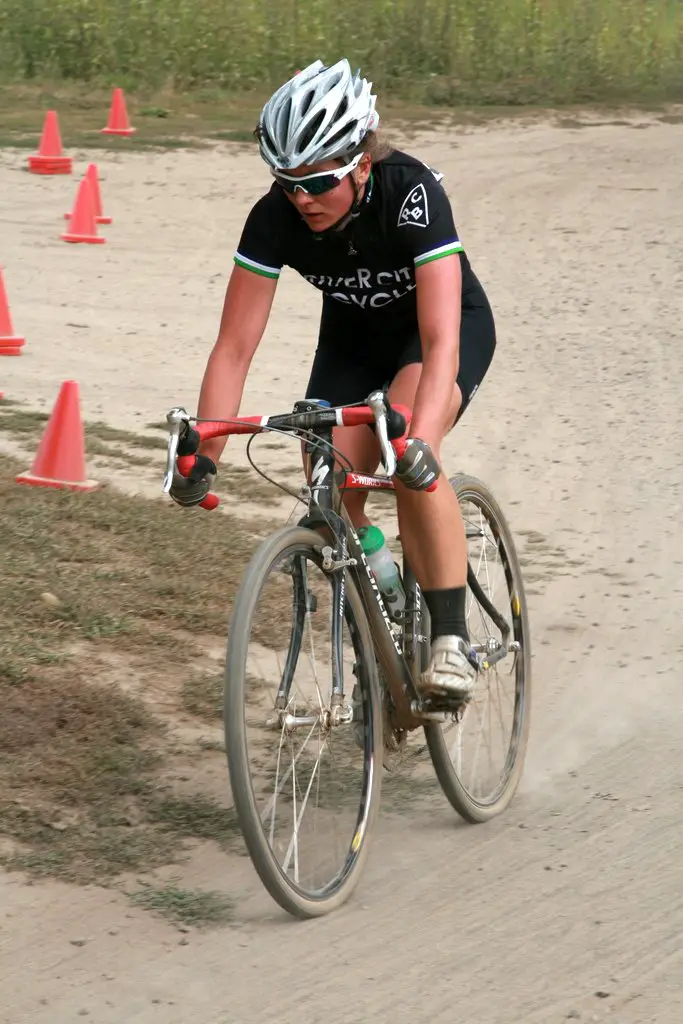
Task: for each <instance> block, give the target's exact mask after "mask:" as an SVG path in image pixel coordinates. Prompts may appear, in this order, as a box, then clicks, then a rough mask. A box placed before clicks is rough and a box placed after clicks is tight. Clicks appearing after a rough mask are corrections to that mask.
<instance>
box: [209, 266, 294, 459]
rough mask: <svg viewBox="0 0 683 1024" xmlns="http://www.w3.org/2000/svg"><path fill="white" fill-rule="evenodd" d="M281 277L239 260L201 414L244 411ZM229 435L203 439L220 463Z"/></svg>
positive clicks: (223, 415)
mask: <svg viewBox="0 0 683 1024" xmlns="http://www.w3.org/2000/svg"><path fill="white" fill-rule="evenodd" d="M276 288H277V280H275V279H273V278H269V277H262V276H261V275H260V274H255V273H252V271H250V270H244V269H243V268H242V267H238V266H235V267H234V268H233V270H232V273H231V275H230V280H229V281H228V287H227V290H226V293H225V302H224V303H223V314H222V316H221V322H220V327H219V329H218V338H217V339H216V344H215V345H214V347H213V349H212V351H211V355H210V356H209V359H208V362H207V364H206V370H205V371H204V379H203V381H202V386H201V390H200V393H199V408H198V413H197V415H198V416H199V417H201V418H203V419H216V420H225V419H232V418H233V417H234V416H237V414H238V412H239V407H240V402H241V401H242V392H243V390H244V382H245V380H246V378H247V373H248V371H249V366H250V365H251V361H252V359H253V357H254V353H255V352H256V349H257V348H258V346H259V342H260V341H261V338H262V337H263V332H264V330H265V328H266V324H267V323H268V317H269V316H270V310H271V307H272V304H273V299H274V297H275V290H276ZM226 441H227V438H225V437H216V438H212V439H211V440H210V441H205V442H203V443H202V444H201V445H200V448H199V451H200V453H201V454H202V455H208V456H209V458H210V459H213V461H214V462H215V463H216V464H218V460H219V459H220V457H221V454H222V452H223V449H224V448H225V444H226Z"/></svg>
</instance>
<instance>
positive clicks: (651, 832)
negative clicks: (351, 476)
mask: <svg viewBox="0 0 683 1024" xmlns="http://www.w3.org/2000/svg"><path fill="white" fill-rule="evenodd" d="M595 120H597V119H595V118H593V121H595ZM603 120H607V119H603ZM405 146H406V148H410V149H411V150H412V151H413V152H416V153H419V155H421V156H422V157H423V158H424V159H425V160H427V161H429V162H430V163H431V164H433V165H436V166H438V167H439V168H440V169H441V170H443V171H444V172H445V174H446V181H447V185H448V188H449V191H450V194H451V196H452V199H453V203H454V208H455V214H456V223H457V225H458V227H459V230H460V232H461V234H462V237H463V239H464V241H465V245H466V247H467V249H468V251H469V253H470V257H471V260H472V262H473V265H474V267H475V269H476V271H477V272H478V274H479V275H480V277H481V279H482V281H483V283H484V284H485V286H486V288H487V289H488V292H489V294H490V297H491V301H492V304H493V306H494V309H495V311H496V315H497V320H498V327H499V335H500V340H499V348H498V353H497V356H496V359H495V362H494V366H493V368H492V371H491V373H490V376H489V379H488V380H487V381H486V383H485V385H484V386H483V388H482V390H481V392H480V394H479V395H478V397H477V399H476V401H475V402H474V405H473V407H472V408H471V410H470V411H469V412H468V414H467V416H466V418H465V420H464V421H463V423H462V425H461V427H459V428H458V430H457V431H456V433H455V434H454V435H453V436H452V438H451V439H450V442H449V448H448V456H449V463H450V466H451V467H452V468H453V469H456V468H458V469H465V470H467V471H469V472H472V473H474V474H476V475H481V476H482V477H484V478H485V479H486V480H487V481H488V482H489V483H490V485H491V486H492V487H493V489H494V491H495V492H496V493H497V495H498V497H499V499H500V501H501V503H502V504H503V507H505V508H506V509H507V511H508V513H509V516H510V519H511V522H512V525H513V527H514V529H515V530H516V532H517V534H518V536H519V538H520V546H521V547H522V548H523V550H524V551H525V553H526V555H527V558H528V562H527V573H528V579H529V588H530V591H531V594H530V611H531V618H532V624H533V633H534V641H535V659H534V672H535V684H536V692H535V706H534V720H533V726H532V737H531V746H530V751H529V756H528V763H527V768H526V773H525V777H524V782H523V785H522V788H521V790H520V793H519V796H518V798H517V799H516V801H515V803H514V805H513V807H512V808H511V809H510V810H509V811H508V812H507V813H506V814H505V816H504V817H503V818H501V819H498V820H496V821H494V822H492V823H491V824H489V825H485V826H478V827H471V826H465V825H464V824H461V823H460V822H459V821H457V820H455V818H454V816H453V814H452V813H451V811H450V810H449V808H448V806H447V805H446V803H445V800H444V801H443V802H442V803H440V804H438V805H437V809H436V811H435V810H434V808H433V807H430V808H429V811H427V810H423V811H422V812H421V811H420V809H419V807H417V808H416V807H415V806H414V805H411V806H410V808H409V809H407V810H406V812H405V814H403V815H401V814H398V813H392V814H387V815H385V816H383V817H382V818H381V820H380V828H379V832H378V835H377V838H376V841H375V842H374V845H373V851H372V855H371V858H370V861H369V864H368V868H367V871H366V874H365V877H364V880H363V882H362V883H361V886H360V888H359V889H358V890H357V893H356V895H355V897H354V899H353V900H352V902H351V903H350V904H349V905H348V906H347V907H346V908H345V909H344V910H343V911H342V912H340V913H337V914H336V915H334V916H333V917H330V918H327V919H324V920H321V921H318V922H312V923H306V924H299V923H295V922H292V921H290V920H289V919H286V918H285V917H284V915H282V914H280V913H279V911H278V910H277V908H276V907H275V905H274V904H272V902H271V901H270V899H269V898H268V897H267V896H266V895H264V893H263V892H262V890H261V888H260V885H259V883H258V880H257V879H256V876H255V874H254V872H253V870H252V869H251V867H250V864H249V862H248V861H247V860H246V859H244V858H242V859H240V860H239V864H238V866H237V868H236V869H235V872H234V873H233V875H231V877H230V878H225V877H224V874H223V871H224V865H225V861H224V859H223V858H222V857H221V856H219V855H218V854H217V853H214V852H212V851H211V850H207V849H206V848H202V849H201V850H199V851H198V852H197V854H196V855H195V857H194V858H193V860H192V862H191V864H190V865H189V866H188V867H187V868H184V869H183V877H184V879H185V881H189V882H190V883H192V884H201V885H203V886H206V887H215V888H226V889H228V890H229V891H230V892H232V893H238V894H239V901H238V908H237V917H236V921H235V924H234V925H233V926H230V927H227V928H223V929H220V930H216V931H208V932H205V933H200V932H192V933H189V934H187V935H182V934H179V933H178V932H177V931H176V930H175V929H174V928H172V927H171V926H169V925H167V924H166V923H164V922H163V921H158V920H156V919H155V918H153V917H151V916H150V915H148V914H146V913H144V912H143V911H139V910H134V909H131V907H130V906H129V904H128V903H127V902H126V900H125V898H124V897H123V896H119V895H118V894H116V893H111V892H107V891H103V890H100V889H97V888H89V889H85V890H79V889H75V888H70V887H66V886H62V885H60V884H56V883H44V884H35V885H30V886H28V885H26V884H24V882H23V881H22V879H21V878H20V877H18V876H16V875H11V876H4V877H0V887H1V892H2V895H1V896H0V978H2V979H3V980H2V983H1V991H2V995H1V998H0V1021H2V1022H3V1024H29V1022H30V1024H48V1022H49V1024H72V1022H76V1021H77V1020H80V1019H81V1018H83V1019H86V1020H91V1021H94V1022H96V1024H155V1022H159V1024H187V1022H189V1021H192V1022H197V1024H219V1022H220V1024H228V1022H230V1024H233V1022H234V1024H257V1022H258V1024H263V1022H271V1021H272V1022H278V1024H289V1022H295V1021H297V1022H303V1024H316V1022H323V1021H324V1022H326V1024H355V1022H359V1021H366V1020H367V1021H373V1022H376V1024H385V1022H386V1024H388V1022H401V1024H403V1022H405V1024H417V1022H420V1024H422V1022H425V1024H427V1022H429V1024H434V1022H439V1024H441V1022H443V1024H452V1022H454V1021H459V1022H462V1024H555V1022H558V1024H559V1022H561V1021H564V1020H572V1019H573V1020H579V1021H602V1020H610V1021H615V1022H618V1024H645V1022H655V1021H656V1022H658V1024H678V1022H679V1021H681V1020H682V1019H683V981H682V980H681V979H683V827H682V825H681V805H682V803H683V754H682V753H681V740H680V737H681V732H682V730H683V688H681V685H680V683H681V669H680V661H681V655H682V654H683V641H682V640H681V630H680V623H681V618H682V613H683V549H682V548H681V519H682V507H681V501H682V486H683V468H682V467H683V461H682V459H681V453H682V452H683V415H682V414H681V395H683V346H682V344H681V325H682V324H683V298H682V296H683V260H682V257H681V253H682V252H683V175H682V174H681V153H682V152H683V123H681V120H680V119H679V121H678V122H677V121H676V118H675V117H670V118H668V119H666V120H664V121H660V120H657V119H656V118H654V117H650V116H644V115H634V116H632V117H629V118H626V119H624V120H623V121H622V122H618V123H601V124H595V123H594V124H592V125H591V126H589V127H580V126H579V125H578V122H573V121H569V120H565V121H564V122H562V123H561V124H560V123H558V122H556V121H552V122H551V121H539V122H536V123H534V122H527V123H526V124H517V125H498V126H495V127H491V126H489V127H480V128H475V129H469V130H467V131H464V130H455V129H453V130H452V131H451V132H450V133H445V132H439V133H423V134H420V135H419V136H417V137H416V138H414V139H413V140H412V141H411V142H410V143H406V144H405ZM91 156H92V154H79V164H80V165H82V166H83V168H84V167H85V163H86V160H87V159H89V158H91ZM23 160H24V156H23V154H16V153H11V152H9V151H6V152H3V153H0V221H1V223H2V242H3V245H2V250H3V262H4V264H5V266H6V274H7V286H8V289H9V290H10V294H11V297H12V309H13V314H14V319H15V326H16V328H17V330H20V331H21V332H22V333H24V334H25V335H26V336H27V338H28V342H27V348H26V354H25V356H24V357H22V358H21V359H16V360H4V361H3V362H2V365H0V383H1V384H2V386H3V388H4V390H5V391H6V393H7V394H8V396H10V397H14V398H19V399H26V400H30V401H31V402H33V403H34V404H36V405H39V406H40V405H41V404H42V406H43V407H49V406H50V405H51V404H52V401H53V400H54V396H55V394H56V391H57V387H58V385H59V383H60V381H61V380H63V379H66V378H68V377H72V376H74V377H75V378H76V379H78V380H79V382H80V384H81V389H82V399H83V406H84V412H85V414H86V415H87V416H88V417H90V418H101V419H104V420H106V421H108V422H110V423H112V424H115V425H117V426H122V427H127V428H135V427H136V426H137V425H140V424H144V423H147V422H150V421H153V420H159V419H160V418H161V416H162V415H163V414H164V412H165V411H166V409H167V408H169V407H170V406H172V405H174V404H176V403H177V402H184V403H186V404H187V406H188V407H189V408H194V406H195V402H196V393H197V387H198V384H199V380H200V377H201V373H202V371H203V365H204V359H205V356H206V355H207V353H208V350H209V347H210V346H211V344H212V341H213V338H214V336H215V331H216V327H217V323H218V317H219V313H220V305H221V301H222V294H223V289H224V284H225V278H226V274H227V271H228V268H229V266H230V260H231V257H232V252H233V250H234V247H235V244H236V241H237V237H238V234H239V230H240V227H241V223H242V221H243V218H244V216H245V214H246V212H247V209H248V207H249V204H250V203H251V202H252V201H253V200H254V199H255V198H256V196H257V195H258V194H259V191H260V189H262V188H263V187H264V186H265V184H266V174H265V172H264V171H263V169H262V167H261V166H260V165H259V163H258V160H257V158H256V157H255V156H254V155H253V154H252V153H245V152H241V151H238V150H236V149H235V150H233V149H229V148H221V149H218V150H216V151H212V152H209V153H206V152H201V153H197V152H180V153H178V152H169V153H160V154H156V153H155V154H131V155H125V156H123V155H122V156H116V157H114V156H112V155H111V154H109V155H107V154H102V155H101V156H98V163H99V166H100V169H101V172H102V176H103V184H102V187H103V199H104V202H105V207H106V208H107V209H108V212H110V213H111V214H112V215H113V217H114V224H113V225H112V227H111V228H108V229H106V233H107V237H108V238H109V242H108V244H107V245H106V246H103V247H101V249H98V250H95V251H94V252H93V251H92V250H91V249H89V248H88V247H86V246H83V247H82V249H81V248H78V249H75V250H74V249H69V250H68V251H66V247H65V246H64V245H63V243H61V242H60V241H59V239H58V234H59V231H60V230H61V229H62V227H61V222H60V218H61V217H62V214H63V212H64V210H65V209H67V208H68V205H69V204H70V202H71V200H72V190H73V189H72V183H71V182H66V183H65V182H64V181H63V180H59V179H52V180H50V179H46V180H44V181H43V180H35V179H34V178H32V177H29V176H28V175H25V174H23V173H22V171H21V168H22V165H23ZM317 312H318V298H317V295H316V293H315V292H314V291H313V290H312V289H310V288H309V287H308V286H307V285H305V283H303V282H301V281H299V280H298V279H296V278H295V276H294V275H293V274H292V273H290V272H287V273H285V275H284V276H283V280H282V282H281V286H280V289H279V294H278V297H277V300H276V307H275V312H274V316H273V320H272V323H271V326H270V327H269V330H268V334H267V337H266V339H265V341H264V344H263V346H262V348H261V350H260V351H259V353H258V355H257V358H256V360H255V363H254V368H253V372H252V375H251V378H250V381H249V385H248V391H247V395H246V397H245V401H244V406H243V409H244V411H245V412H250V411H253V412H256V411H261V412H266V411H280V410H283V409H286V408H288V407H289V406H290V404H291V402H292V401H293V400H294V399H295V398H296V397H298V396H299V395H300V394H301V389H302V388H303V386H304V385H305V381H306V374H307V366H308V362H309V359H310V354H311V352H312V343H313V338H314V331H315V327H316V320H317ZM231 444H232V442H231ZM237 448H238V446H237V445H235V446H234V449H233V450H234V451H235V453H236V454H235V457H237ZM239 457H240V458H241V457H242V456H241V454H240V456H239ZM138 485H139V487H140V489H145V488H148V487H149V486H150V485H153V486H157V485H158V484H157V483H156V482H154V481H152V482H151V484H150V482H149V481H144V480H140V481H139V482H138ZM525 531H533V532H532V533H528V532H525ZM172 873H173V872H169V874H172ZM74 943H75V944H74Z"/></svg>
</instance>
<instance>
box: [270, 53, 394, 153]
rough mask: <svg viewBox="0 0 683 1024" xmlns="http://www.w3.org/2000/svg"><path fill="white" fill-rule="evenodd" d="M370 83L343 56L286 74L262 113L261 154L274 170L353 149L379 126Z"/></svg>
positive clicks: (374, 97)
mask: <svg viewBox="0 0 683 1024" xmlns="http://www.w3.org/2000/svg"><path fill="white" fill-rule="evenodd" d="M371 89H372V82H368V81H367V80H366V79H365V78H361V77H360V71H357V72H356V74H355V75H352V74H351V67H350V65H349V62H348V60H346V58H343V59H342V60H340V61H338V62H337V63H336V64H333V65H332V67H325V65H324V64H323V62H322V61H321V60H316V61H315V62H314V63H313V64H309V66H308V67H307V68H304V70H303V71H300V72H299V73H298V74H296V75H294V77H293V78H290V80H289V81H288V82H285V84H284V85H282V86H280V88H279V89H278V90H277V92H275V93H273V95H272V96H271V97H270V99H269V100H268V102H267V103H266V105H265V107H264V108H263V110H262V112H261V117H260V120H259V127H258V136H259V147H260V150H261V156H262V157H263V159H264V160H265V161H266V163H268V164H270V166H271V168H272V169H273V170H275V169H281V170H285V169H287V168H293V167H301V166H303V165H304V164H317V163H321V162H322V161H323V160H333V159H335V158H337V157H343V156H344V155H346V154H347V153H350V152H352V151H353V150H354V149H355V148H356V147H357V146H358V145H359V144H360V143H361V142H362V141H363V138H364V137H365V135H366V134H367V133H368V132H370V131H374V130H375V129H376V128H377V126H378V124H379V115H378V114H377V111H376V110H375V100H376V99H377V97H376V96H373V95H372V93H371V91H370V90H371Z"/></svg>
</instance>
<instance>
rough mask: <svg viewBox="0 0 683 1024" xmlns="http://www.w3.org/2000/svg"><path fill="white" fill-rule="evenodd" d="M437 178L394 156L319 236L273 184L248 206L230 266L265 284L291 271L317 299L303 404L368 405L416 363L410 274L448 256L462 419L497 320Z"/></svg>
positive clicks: (379, 165)
mask: <svg viewBox="0 0 683 1024" xmlns="http://www.w3.org/2000/svg"><path fill="white" fill-rule="evenodd" d="M440 179H441V175H440V174H438V172H436V171H433V170H432V169H431V168H429V167H427V165H426V164H424V163H422V162H421V161H420V160H416V159H415V158H414V157H411V156H408V155H407V154H406V153H402V152H400V151H397V150H394V151H393V152H392V153H391V155H389V156H388V157H386V158H385V159H383V160H380V161H379V162H378V163H377V164H375V166H374V168H373V171H372V174H371V177H370V179H369V180H368V184H367V186H366V190H365V193H364V195H363V199H362V202H361V206H360V210H359V212H358V214H357V215H356V216H355V217H354V218H353V220H352V221H351V222H350V223H349V224H348V225H347V226H346V227H345V228H344V229H343V230H342V231H338V232H335V231H330V232H328V233H326V234H324V235H322V236H318V235H316V234H315V233H314V232H313V231H312V230H311V229H310V228H309V227H308V225H307V224H306V223H305V221H304V220H303V219H302V218H301V216H300V215H299V213H298V211H297V209H296V207H295V206H294V205H293V203H291V202H290V201H289V200H288V199H287V197H286V196H285V194H284V193H283V191H282V189H281V188H280V187H279V185H277V183H273V186H272V187H271V189H270V191H269V192H267V193H266V195H264V196H263V197H262V198H261V199H259V200H258V202H256V203H255V204H254V206H253V207H252V209H251V211H250V213H249V216H248V217H247V221H246V223H245V225H244V229H243V231H242V237H241V238H240V242H239V246H238V249H237V253H236V254H235V263H236V264H237V265H238V266H240V267H244V268H245V269H247V270H251V271H254V272H255V273H257V274H262V275H264V276H265V277H270V278H278V277H279V276H280V272H281V270H282V267H283V266H288V267H292V268H293V269H294V270H296V271H298V272H299V273H300V274H301V275H302V276H303V277H304V278H306V280H307V281H310V282H311V284H313V285H315V287H316V288H318V289H319V290H320V291H321V292H322V293H323V303H322V312H321V319H320V333H319V337H318V347H317V351H316V355H315V359H314V361H313V366H312V368H311V375H310V379H309V382H308V387H307V389H306V397H307V398H323V399H325V400H326V401H328V402H330V403H331V404H332V405H345V404H351V403H353V402H360V401H364V400H365V398H366V397H367V395H368V394H369V393H370V392H371V391H373V390H375V389H376V388H380V387H385V386H388V385H389V384H390V382H391V381H392V380H393V379H394V377H395V376H396V374H397V373H398V372H399V371H400V370H401V369H402V368H403V367H405V366H408V365H410V364H411V363H420V362H422V344H421V339H420V332H419V324H418V318H417V296H416V294H415V288H416V283H415V268H416V267H419V266H422V265H423V264H424V263H429V262H430V261H432V260H437V259H440V258H441V257H442V256H448V255H450V254H452V253H457V254H459V257H460V266H461V270H462V298H461V320H460V359H459V369H458V376H457V384H458V386H459V388H460V392H461V395H462V406H461V409H460V415H462V413H463V412H464V410H465V409H466V407H467V405H468V404H469V401H470V399H471V398H472V397H473V395H474V394H475V392H476V391H477V389H478V388H479V385H480V384H481V382H482V380H483V378H484V376H485V374H486V372H487V370H488V367H489V365H490V363H491V359H492V358H493V353H494V350H495V346H496V332H495V324H494V320H493V314H492V312H491V308H490V306H489V303H488V299H487V297H486V294H485V293H484V290H483V288H482V287H481V285H480V283H479V281H478V280H477V278H476V276H475V274H474V272H473V271H472V268H471V266H470V263H469V260H468V258H467V256H466V254H465V251H464V248H463V245H462V242H461V241H460V238H459V236H458V232H457V230H456V228H455V224H454V223H453V214H452V211H451V204H450V202H449V201H448V197H447V195H446V192H445V191H444V188H443V186H442V185H441V184H440Z"/></svg>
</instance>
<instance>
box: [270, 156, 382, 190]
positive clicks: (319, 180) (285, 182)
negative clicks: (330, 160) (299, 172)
mask: <svg viewBox="0 0 683 1024" xmlns="http://www.w3.org/2000/svg"><path fill="white" fill-rule="evenodd" d="M362 156H363V154H362V153H358V154H357V156H354V158H353V160H352V161H351V163H350V164H346V166H345V167H338V168H337V169H336V170H334V171H317V172H316V173H315V174H304V175H303V176H302V177H300V178H297V177H296V176H295V175H293V174H282V173H281V172H280V171H271V172H270V173H271V174H272V175H273V177H274V178H275V180H276V182H277V183H278V185H279V186H280V188H282V189H284V190H285V192H289V194H290V195H293V194H294V193H295V192H296V191H297V189H301V191H302V192H306V194H307V195H309V196H322V195H324V194H325V193H326V192H331V191H332V189H333V188H336V187H337V185H339V183H340V182H341V181H342V180H343V179H344V178H345V177H346V175H347V174H350V173H351V171H353V170H354V169H355V168H356V167H357V166H358V164H359V163H360V161H361V157H362Z"/></svg>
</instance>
